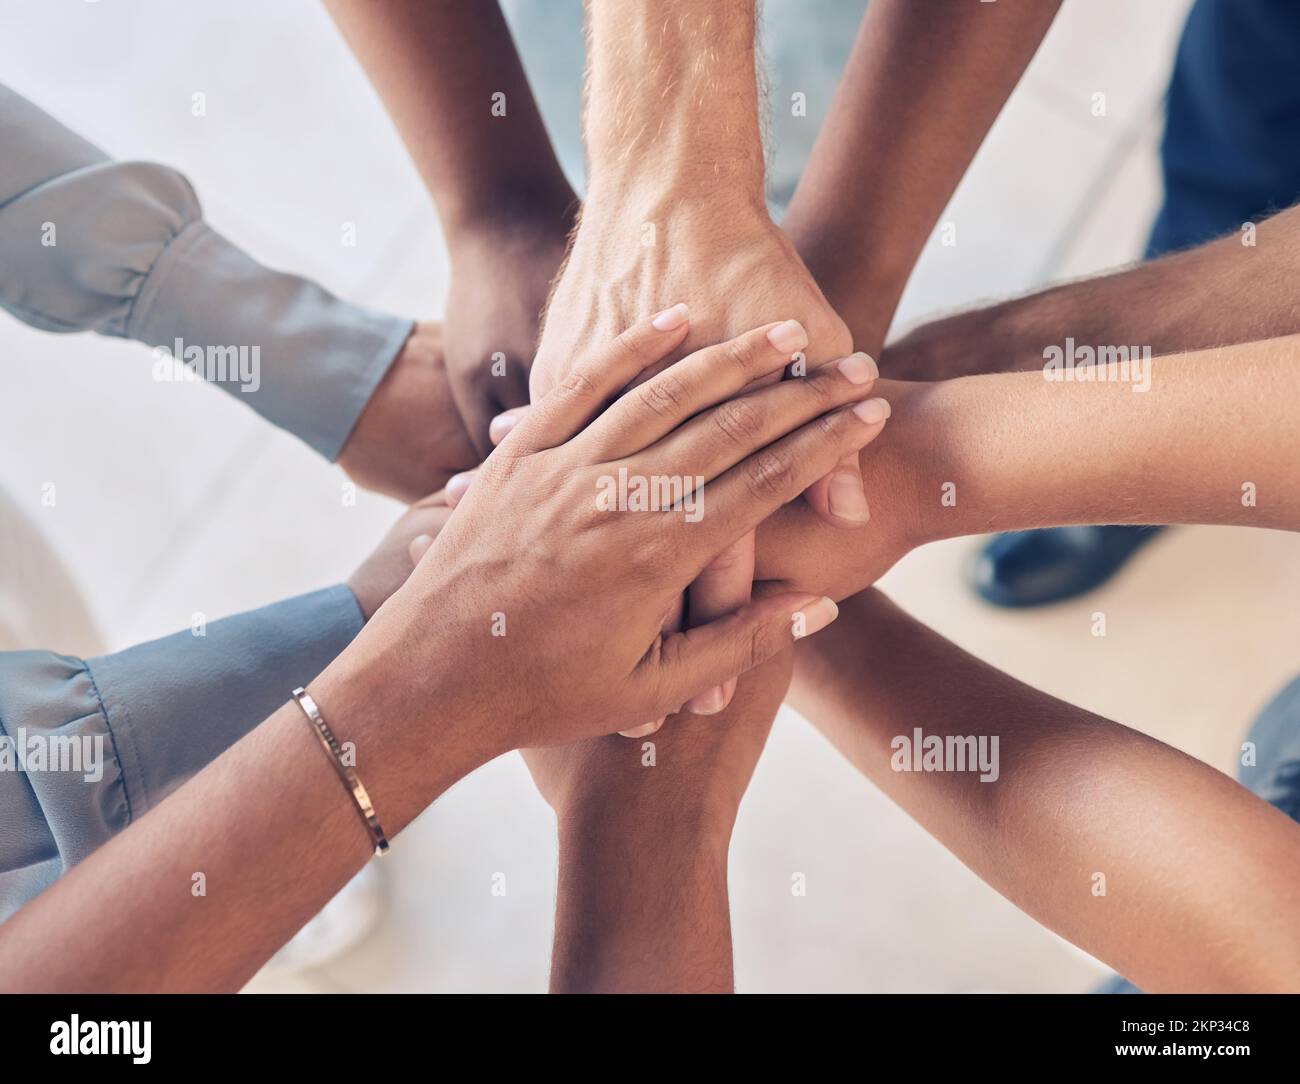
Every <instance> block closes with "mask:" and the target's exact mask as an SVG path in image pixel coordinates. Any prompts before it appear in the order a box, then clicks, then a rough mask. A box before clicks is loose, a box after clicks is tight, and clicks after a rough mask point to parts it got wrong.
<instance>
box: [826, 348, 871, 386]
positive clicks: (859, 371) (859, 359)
mask: <svg viewBox="0 0 1300 1084" xmlns="http://www.w3.org/2000/svg"><path fill="white" fill-rule="evenodd" d="M837 368H838V369H839V371H840V372H842V373H843V374H844V376H845V378H846V379H847V380H848V381H849V383H850V384H865V383H867V382H868V381H871V380H875V379H876V377H878V376H879V375H880V370H879V369H878V368H876V363H875V361H874V360H873V359H872V358H871V356H870V355H869V354H863V353H857V354H850V355H849V356H848V357H847V358H841V359H840V361H839V362H838V363H837Z"/></svg>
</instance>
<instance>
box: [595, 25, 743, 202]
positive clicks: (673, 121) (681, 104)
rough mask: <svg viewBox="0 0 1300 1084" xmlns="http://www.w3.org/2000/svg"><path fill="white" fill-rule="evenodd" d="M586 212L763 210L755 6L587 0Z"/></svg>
mask: <svg viewBox="0 0 1300 1084" xmlns="http://www.w3.org/2000/svg"><path fill="white" fill-rule="evenodd" d="M587 7H588V25H589V29H590V35H589V37H590V57H591V59H590V73H589V82H588V92H587V102H586V113H585V119H584V130H585V137H586V144H587V154H588V157H589V171H590V178H589V189H590V194H589V198H588V205H589V206H591V207H596V208H599V207H601V206H603V205H605V204H606V203H609V202H616V203H619V204H622V205H627V204H628V203H629V202H633V203H636V204H637V206H638V208H639V209H640V210H641V211H642V212H643V213H644V215H645V217H644V219H643V220H644V221H652V220H653V219H654V217H655V214H656V212H657V211H659V210H661V209H664V208H668V207H671V206H672V205H673V204H674V203H675V202H677V201H679V200H681V199H685V198H696V197H704V196H707V197H709V198H710V199H712V200H715V201H718V200H723V199H725V200H730V201H734V202H736V203H738V204H743V205H745V206H746V207H747V208H749V209H758V210H761V209H762V208H763V147H762V138H761V133H760V129H759V119H758V76H757V71H756V67H755V37H754V35H755V11H754V0H721V2H715V0H588V5H587Z"/></svg>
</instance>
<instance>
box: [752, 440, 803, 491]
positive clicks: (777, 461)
mask: <svg viewBox="0 0 1300 1084" xmlns="http://www.w3.org/2000/svg"><path fill="white" fill-rule="evenodd" d="M745 478H746V481H747V482H748V484H749V490H750V492H751V493H752V494H753V495H754V496H755V497H757V498H759V499H761V500H770V499H772V498H773V497H781V496H784V495H785V493H786V492H787V491H788V490H789V488H790V485H791V484H792V482H793V480H794V459H793V457H792V456H791V454H790V452H789V451H787V450H785V449H776V448H768V449H766V450H765V451H762V452H759V453H758V454H757V455H756V456H754V457H753V458H752V459H750V461H749V464H748V466H747V467H746V468H745Z"/></svg>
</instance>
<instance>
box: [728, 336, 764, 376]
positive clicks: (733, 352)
mask: <svg viewBox="0 0 1300 1084" xmlns="http://www.w3.org/2000/svg"><path fill="white" fill-rule="evenodd" d="M723 354H724V356H725V357H726V358H727V360H728V361H730V362H731V364H733V365H734V366H736V368H738V369H739V370H740V371H741V374H742V375H744V376H750V375H751V374H752V373H753V372H754V369H755V368H756V367H757V355H756V354H755V352H754V347H753V344H752V343H751V342H750V341H749V338H748V336H742V337H741V338H739V339H732V340H731V341H730V342H729V343H727V344H726V346H725V347H724V348H723Z"/></svg>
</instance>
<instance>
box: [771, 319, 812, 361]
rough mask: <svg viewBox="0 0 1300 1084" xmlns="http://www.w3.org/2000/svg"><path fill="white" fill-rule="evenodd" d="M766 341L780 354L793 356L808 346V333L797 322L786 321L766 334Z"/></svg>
mask: <svg viewBox="0 0 1300 1084" xmlns="http://www.w3.org/2000/svg"><path fill="white" fill-rule="evenodd" d="M767 341H768V342H770V343H771V344H772V345H773V346H774V347H775V348H776V349H777V350H779V351H781V353H783V354H793V353H794V352H795V351H796V350H802V349H803V348H804V347H805V346H807V345H808V332H806V331H804V329H803V324H801V323H799V321H798V320H787V321H786V322H785V323H783V324H777V325H776V327H774V328H773V329H772V330H771V331H769V332H768V333H767Z"/></svg>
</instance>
